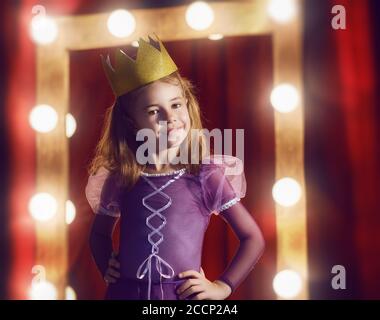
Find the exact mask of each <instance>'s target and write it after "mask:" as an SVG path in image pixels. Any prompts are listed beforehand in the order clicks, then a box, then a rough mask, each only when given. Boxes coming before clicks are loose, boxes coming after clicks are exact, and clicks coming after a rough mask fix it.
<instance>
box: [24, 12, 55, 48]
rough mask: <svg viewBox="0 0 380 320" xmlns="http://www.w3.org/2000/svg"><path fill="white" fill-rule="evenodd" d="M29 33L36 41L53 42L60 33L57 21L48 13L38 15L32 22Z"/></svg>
mask: <svg viewBox="0 0 380 320" xmlns="http://www.w3.org/2000/svg"><path fill="white" fill-rule="evenodd" d="M29 33H30V35H31V38H32V40H33V41H34V42H35V43H38V44H41V45H46V44H49V43H52V42H54V40H55V39H56V38H57V35H58V27H57V23H56V22H55V21H54V20H53V19H52V18H49V17H48V16H46V15H36V16H35V17H33V18H32V21H31V23H30V27H29Z"/></svg>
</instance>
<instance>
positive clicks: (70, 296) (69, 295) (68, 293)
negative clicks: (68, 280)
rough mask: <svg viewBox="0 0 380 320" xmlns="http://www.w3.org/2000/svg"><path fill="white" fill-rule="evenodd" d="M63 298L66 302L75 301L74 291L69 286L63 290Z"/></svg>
mask: <svg viewBox="0 0 380 320" xmlns="http://www.w3.org/2000/svg"><path fill="white" fill-rule="evenodd" d="M65 298H66V300H76V299H77V294H76V293H75V291H74V289H73V288H71V287H70V286H67V287H66V289H65Z"/></svg>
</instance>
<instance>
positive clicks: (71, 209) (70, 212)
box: [66, 200, 76, 224]
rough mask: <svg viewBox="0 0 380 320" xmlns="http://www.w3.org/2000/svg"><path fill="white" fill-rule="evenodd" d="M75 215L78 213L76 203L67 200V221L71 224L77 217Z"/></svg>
mask: <svg viewBox="0 0 380 320" xmlns="http://www.w3.org/2000/svg"><path fill="white" fill-rule="evenodd" d="M75 215H76V210H75V206H74V203H72V201H70V200H67V201H66V223H67V224H71V223H72V222H73V221H74V219H75Z"/></svg>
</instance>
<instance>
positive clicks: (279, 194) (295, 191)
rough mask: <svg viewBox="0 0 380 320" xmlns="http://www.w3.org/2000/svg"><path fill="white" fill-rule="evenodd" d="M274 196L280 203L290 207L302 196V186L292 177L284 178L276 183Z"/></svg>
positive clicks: (273, 191) (273, 190)
mask: <svg viewBox="0 0 380 320" xmlns="http://www.w3.org/2000/svg"><path fill="white" fill-rule="evenodd" d="M272 196H273V199H274V200H275V201H276V202H277V203H278V204H280V205H282V206H284V207H290V206H292V205H294V204H296V203H297V202H298V201H299V199H300V198H301V186H300V185H299V183H298V182H297V181H296V180H294V179H292V178H288V177H287V178H282V179H280V180H278V181H277V182H276V183H275V184H274V186H273V189H272Z"/></svg>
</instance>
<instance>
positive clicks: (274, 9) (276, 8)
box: [267, 0, 297, 24]
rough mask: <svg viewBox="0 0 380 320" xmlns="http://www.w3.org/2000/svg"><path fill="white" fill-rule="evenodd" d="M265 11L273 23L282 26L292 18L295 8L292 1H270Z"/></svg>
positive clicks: (295, 11)
mask: <svg viewBox="0 0 380 320" xmlns="http://www.w3.org/2000/svg"><path fill="white" fill-rule="evenodd" d="M267 11H268V14H269V16H270V17H271V18H272V19H273V20H274V21H276V22H278V23H280V24H283V23H287V22H289V21H291V20H292V19H293V18H294V16H295V15H296V13H297V7H296V4H295V2H294V0H271V1H270V3H269V5H268V8H267Z"/></svg>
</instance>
